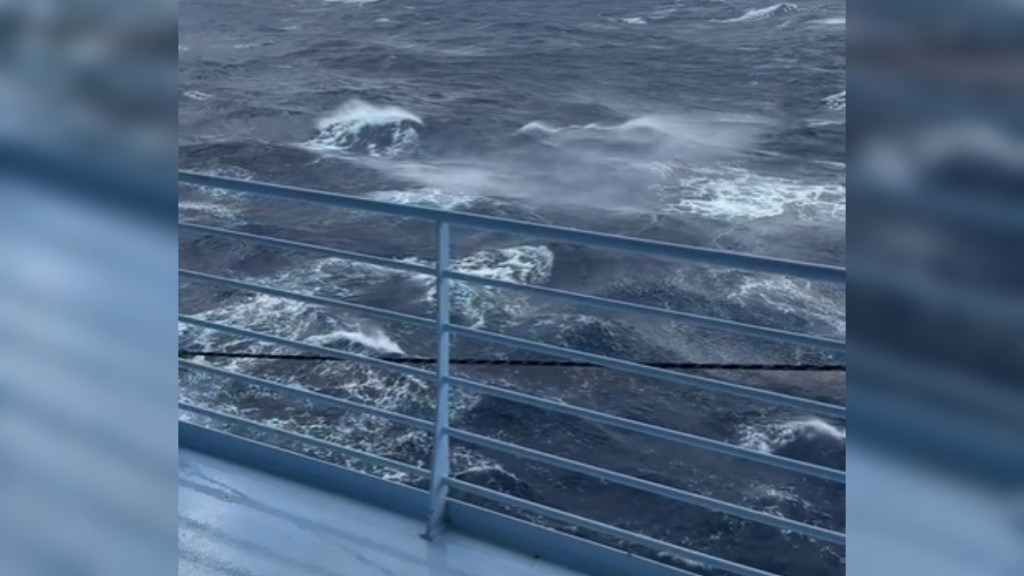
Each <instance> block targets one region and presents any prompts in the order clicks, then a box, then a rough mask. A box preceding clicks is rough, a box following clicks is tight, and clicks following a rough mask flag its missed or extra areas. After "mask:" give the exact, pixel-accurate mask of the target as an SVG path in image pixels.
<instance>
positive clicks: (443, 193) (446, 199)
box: [368, 188, 476, 210]
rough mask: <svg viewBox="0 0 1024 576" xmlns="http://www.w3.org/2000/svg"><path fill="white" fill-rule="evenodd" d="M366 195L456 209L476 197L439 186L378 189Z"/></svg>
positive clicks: (397, 201) (392, 200) (388, 200)
mask: <svg viewBox="0 0 1024 576" xmlns="http://www.w3.org/2000/svg"><path fill="white" fill-rule="evenodd" d="M368 196H369V197H370V198H372V199H374V200H380V201H382V202H392V203H395V204H406V205H414V206H426V207H429V208H437V209H440V210H457V209H459V208H465V207H467V206H469V205H471V204H472V203H473V201H474V200H475V199H476V198H475V197H474V196H472V195H470V194H468V193H464V192H456V191H447V190H444V189H441V188H417V189H414V190H380V191H377V192H371V193H370V194H368Z"/></svg>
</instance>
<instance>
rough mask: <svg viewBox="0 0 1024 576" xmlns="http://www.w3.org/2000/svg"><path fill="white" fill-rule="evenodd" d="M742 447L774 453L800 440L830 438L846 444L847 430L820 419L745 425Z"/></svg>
mask: <svg viewBox="0 0 1024 576" xmlns="http://www.w3.org/2000/svg"><path fill="white" fill-rule="evenodd" d="M739 436H740V439H739V440H740V445H741V446H744V447H746V448H750V449H752V450H757V451H758V452H765V453H774V452H775V451H776V450H779V449H780V448H784V447H786V446H788V445H789V444H791V443H792V442H793V441H795V440H797V439H798V438H811V437H818V438H828V439H831V440H833V441H835V442H839V443H843V444H845V443H846V429H845V428H842V427H839V426H836V425H834V424H830V423H828V422H826V421H824V420H822V419H820V418H807V419H802V420H792V421H789V422H781V423H777V424H765V425H760V426H758V425H743V426H741V427H740V431H739Z"/></svg>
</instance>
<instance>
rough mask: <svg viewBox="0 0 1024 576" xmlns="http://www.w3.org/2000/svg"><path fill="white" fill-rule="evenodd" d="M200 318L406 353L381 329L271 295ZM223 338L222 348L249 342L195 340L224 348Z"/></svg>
mask: <svg viewBox="0 0 1024 576" xmlns="http://www.w3.org/2000/svg"><path fill="white" fill-rule="evenodd" d="M197 316H198V317H199V318H202V319H206V320H211V321H214V322H222V323H226V324H229V325H232V326H239V327H244V328H248V329H251V330H258V331H263V332H268V333H271V334H274V335H277V336H281V337H284V338H288V339H291V340H298V341H307V342H313V343H315V344H319V345H328V344H330V343H333V342H337V341H339V340H344V341H346V342H350V343H352V344H356V345H358V346H361V347H364V348H368V349H371V350H375V351H378V352H383V353H386V354H403V351H402V348H401V347H400V346H399V345H398V344H397V343H395V342H394V341H393V340H392V339H391V338H390V337H389V336H388V335H387V334H385V333H384V332H383V331H382V330H381V329H380V328H377V327H373V326H371V327H368V328H364V329H360V326H359V325H358V324H357V323H355V322H345V321H344V320H342V319H340V318H338V317H337V316H335V315H331V314H328V313H327V312H325V311H324V310H323V309H322V308H319V307H316V306H312V305H309V304H305V303H303V302H299V301H296V300H291V299H287V298H280V297H277V296H271V295H268V294H255V295H253V296H250V297H249V298H246V299H245V300H242V301H240V302H235V303H232V304H229V305H227V306H224V307H220V308H214V309H212V310H209V311H207V312H203V313H201V314H198V315H197ZM179 326H180V325H179ZM179 331H180V329H179ZM224 337H227V338H229V341H228V342H223V341H220V342H219V345H220V346H224V345H226V344H239V343H241V342H248V341H247V340H246V339H244V338H240V337H231V336H226V335H219V336H213V335H209V334H207V335H205V336H202V335H201V336H197V337H196V338H197V339H198V340H197V341H198V342H199V343H201V344H204V345H206V346H208V347H210V348H217V349H221V348H218V347H217V346H214V344H215V343H218V342H217V341H218V340H222V339H223V338H224ZM210 338H212V340H211V339H210ZM250 346H254V347H255V349H260V348H264V347H265V345H262V344H250Z"/></svg>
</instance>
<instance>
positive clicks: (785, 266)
mask: <svg viewBox="0 0 1024 576" xmlns="http://www.w3.org/2000/svg"><path fill="white" fill-rule="evenodd" d="M178 180H179V181H180V182H184V183H186V184H192V185H194V186H205V187H209V188H219V189H224V190H233V191H235V192H243V193H249V194H259V195H263V196H271V197H275V198H281V199H288V200H298V201H302V202H313V203H316V204H323V205H327V206H337V207H341V208H352V209H356V210H366V211H368V212H377V213H381V214H390V215H393V216H403V217H407V218H418V219H422V220H429V221H434V222H441V221H444V222H447V223H449V224H451V225H455V226H465V227H470V228H480V229H485V230H493V231H495V232H504V233H508V234H519V235H523V236H533V237H538V238H547V239H549V240H558V241H562V242H568V243H578V244H585V245H588V246H595V247H599V248H609V249H612V250H623V251H628V252H637V253H643V254H648V255H656V256H665V257H669V258H676V259H680V260H688V261H691V262H699V263H702V264H714V265H719V266H727V267H731V268H738V269H741V270H747V271H749V272H763V273H767V274H781V275H786V276H794V277H797V278H803V279H805V280H814V281H819V282H829V283H834V284H844V283H845V282H846V269H845V268H841V267H837V266H830V265H826V264H811V263H807V262H799V261H796V260H786V259H782V258H773V257H768V256H755V255H752V254H744V253H741V252H731V251H727V250H717V249H713V248H701V247H697V246H688V245H685V244H672V243H668V242H661V241H657V240H644V239H640V238H632V237H628V236H619V235H615V234H607V233H604V232H589V231H585V230H579V229H575V228H563V227H560V226H551V225H548V224H535V223H532V222H522V221H519V220H509V219H506V218H496V217H494V216H482V215H478V214H469V213H466V212H457V211H449V210H438V209H434V208H426V207H423V206H412V205H408V204H396V203H392V202H384V201H381V200H371V199H368V198H360V197H357V196H349V195H345V194H335V193H328V192H320V191H316V190H309V189H306V188H296V187H292V186H282V185H277V184H267V183H264V182H257V181H253V180H237V179H232V178H222V177H219V176H208V175H205V174H199V173H196V172H187V171H180V172H178Z"/></svg>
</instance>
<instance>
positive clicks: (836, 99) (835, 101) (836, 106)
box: [823, 90, 846, 111]
mask: <svg viewBox="0 0 1024 576" xmlns="http://www.w3.org/2000/svg"><path fill="white" fill-rule="evenodd" d="M823 102H824V103H825V106H827V107H828V109H829V110H833V111H839V110H846V90H843V91H842V92H837V93H835V94H832V95H831V96H827V97H826V98H825V99H824V100H823Z"/></svg>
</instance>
